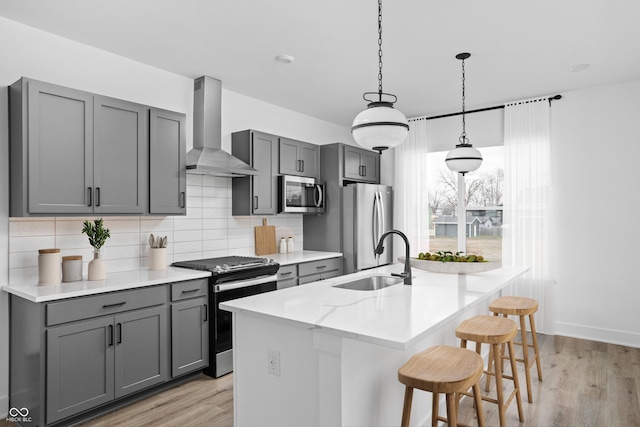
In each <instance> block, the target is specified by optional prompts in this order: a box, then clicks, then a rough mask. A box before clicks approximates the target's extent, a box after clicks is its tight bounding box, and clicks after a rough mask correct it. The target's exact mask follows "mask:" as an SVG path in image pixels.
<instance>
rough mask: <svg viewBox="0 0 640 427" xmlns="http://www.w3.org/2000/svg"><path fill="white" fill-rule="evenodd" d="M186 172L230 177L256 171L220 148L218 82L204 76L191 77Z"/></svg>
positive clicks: (220, 102)
mask: <svg viewBox="0 0 640 427" xmlns="http://www.w3.org/2000/svg"><path fill="white" fill-rule="evenodd" d="M187 173H190V174H198V175H214V176H222V177H231V178H233V177H240V176H247V175H256V174H257V173H258V171H257V170H255V169H254V168H252V167H251V166H249V165H248V164H246V163H245V162H243V161H242V160H240V159H238V158H235V157H233V156H232V155H231V154H229V153H227V152H226V151H224V150H223V149H222V82H220V80H216V79H214V78H211V77H207V76H202V77H200V78H197V79H196V80H194V92H193V149H192V150H191V151H189V152H188V153H187Z"/></svg>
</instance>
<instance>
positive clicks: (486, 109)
mask: <svg viewBox="0 0 640 427" xmlns="http://www.w3.org/2000/svg"><path fill="white" fill-rule="evenodd" d="M543 99H545V98H542V99H540V101H542V100H543ZM546 99H547V100H548V101H549V105H551V101H556V100H558V99H562V95H554V96H550V97H549V98H546ZM527 102H532V101H522V103H527ZM503 108H504V105H496V106H495V107H486V108H478V109H477V110H469V111H465V112H464V113H465V114H471V113H480V112H482V111H490V110H500V109H503ZM461 114H462V111H460V112H457V113H449V114H441V115H439V116H432V117H418V118H415V119H409V121H412V120H413V121H415V120H433V119H442V118H444V117H453V116H459V115H461Z"/></svg>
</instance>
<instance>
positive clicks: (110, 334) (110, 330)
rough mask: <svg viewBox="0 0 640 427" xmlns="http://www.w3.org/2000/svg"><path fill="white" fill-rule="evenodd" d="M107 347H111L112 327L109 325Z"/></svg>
mask: <svg viewBox="0 0 640 427" xmlns="http://www.w3.org/2000/svg"><path fill="white" fill-rule="evenodd" d="M108 334H109V347H111V346H112V345H113V325H109V332H108Z"/></svg>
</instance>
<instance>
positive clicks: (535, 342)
mask: <svg viewBox="0 0 640 427" xmlns="http://www.w3.org/2000/svg"><path fill="white" fill-rule="evenodd" d="M529 324H530V325H531V335H532V337H531V338H532V339H533V349H534V350H535V352H536V367H537V368H538V380H539V381H542V365H541V364H540V351H538V334H537V333H536V322H535V321H534V319H533V313H531V314H530V315H529Z"/></svg>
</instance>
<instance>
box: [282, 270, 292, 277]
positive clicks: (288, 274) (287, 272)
mask: <svg viewBox="0 0 640 427" xmlns="http://www.w3.org/2000/svg"><path fill="white" fill-rule="evenodd" d="M291 274H293V271H285V272H282V273H280V276H281V277H284V276H290V275H291Z"/></svg>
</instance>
